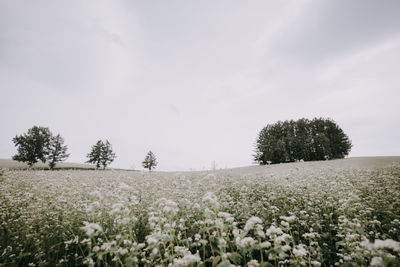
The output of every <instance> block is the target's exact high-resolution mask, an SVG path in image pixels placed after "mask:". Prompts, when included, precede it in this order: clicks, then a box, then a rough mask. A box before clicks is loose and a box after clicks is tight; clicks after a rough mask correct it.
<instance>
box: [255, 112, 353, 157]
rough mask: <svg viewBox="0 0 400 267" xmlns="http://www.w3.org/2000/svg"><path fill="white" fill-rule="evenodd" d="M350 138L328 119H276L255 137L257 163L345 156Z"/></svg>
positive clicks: (348, 148) (348, 149) (349, 144)
mask: <svg viewBox="0 0 400 267" xmlns="http://www.w3.org/2000/svg"><path fill="white" fill-rule="evenodd" d="M351 146H352V145H351V141H350V140H349V138H348V136H347V135H346V134H345V133H344V132H343V130H342V129H341V128H340V127H339V126H338V125H337V124H336V123H335V122H334V121H333V120H331V119H323V118H315V119H313V120H311V121H310V120H307V119H299V120H297V121H293V120H291V121H284V122H281V121H278V122H277V123H274V124H269V125H267V126H266V127H264V128H263V129H262V130H261V132H260V133H259V135H258V139H257V141H256V151H255V152H256V153H255V155H254V160H255V161H256V162H258V163H259V164H262V165H265V164H267V163H269V162H271V163H281V162H294V161H297V160H305V161H310V160H323V159H337V158H344V157H345V156H346V155H348V154H349V152H350V149H351Z"/></svg>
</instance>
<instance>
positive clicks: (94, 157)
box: [86, 140, 104, 169]
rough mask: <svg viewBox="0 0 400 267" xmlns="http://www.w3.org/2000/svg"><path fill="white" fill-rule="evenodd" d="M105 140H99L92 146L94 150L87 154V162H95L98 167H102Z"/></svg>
mask: <svg viewBox="0 0 400 267" xmlns="http://www.w3.org/2000/svg"><path fill="white" fill-rule="evenodd" d="M103 145H104V144H103V141H101V140H99V141H97V143H96V144H95V145H94V146H92V150H91V151H90V153H89V154H87V158H89V160H88V161H86V162H87V163H91V164H95V165H96V169H98V168H100V165H101V150H102V147H103Z"/></svg>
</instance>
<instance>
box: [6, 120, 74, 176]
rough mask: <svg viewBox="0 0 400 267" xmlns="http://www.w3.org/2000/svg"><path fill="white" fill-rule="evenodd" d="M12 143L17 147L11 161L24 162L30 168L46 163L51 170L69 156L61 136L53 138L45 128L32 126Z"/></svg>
mask: <svg viewBox="0 0 400 267" xmlns="http://www.w3.org/2000/svg"><path fill="white" fill-rule="evenodd" d="M13 142H14V144H15V146H16V147H17V154H16V155H14V156H13V160H16V161H21V162H26V163H27V164H28V165H29V166H30V167H32V166H33V164H35V163H37V162H39V161H42V162H43V163H45V162H46V161H48V162H49V166H50V169H53V168H54V167H55V166H56V163H57V162H59V161H63V160H65V159H67V158H68V156H69V154H67V153H66V152H67V146H66V145H64V139H63V138H62V137H61V135H59V134H58V135H56V136H53V134H52V133H51V131H50V130H49V128H47V127H40V126H33V127H32V128H30V129H28V132H27V133H24V134H22V135H17V136H15V137H14V138H13Z"/></svg>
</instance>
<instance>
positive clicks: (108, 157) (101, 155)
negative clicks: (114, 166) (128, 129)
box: [86, 140, 116, 169]
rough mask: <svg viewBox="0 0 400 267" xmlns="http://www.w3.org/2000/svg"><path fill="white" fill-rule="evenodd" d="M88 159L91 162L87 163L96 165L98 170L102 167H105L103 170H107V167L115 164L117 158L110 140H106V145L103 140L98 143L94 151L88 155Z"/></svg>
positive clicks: (93, 147)
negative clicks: (112, 163)
mask: <svg viewBox="0 0 400 267" xmlns="http://www.w3.org/2000/svg"><path fill="white" fill-rule="evenodd" d="M87 157H88V158H89V160H88V161H86V162H87V163H92V164H95V165H96V169H98V168H100V166H103V169H105V168H106V167H107V165H109V164H110V163H111V162H113V161H114V159H115V158H116V156H115V153H114V152H113V150H112V147H111V144H110V142H108V140H106V142H105V143H104V142H103V141H101V140H99V141H97V143H96V144H95V145H94V146H92V151H90V153H89V154H87Z"/></svg>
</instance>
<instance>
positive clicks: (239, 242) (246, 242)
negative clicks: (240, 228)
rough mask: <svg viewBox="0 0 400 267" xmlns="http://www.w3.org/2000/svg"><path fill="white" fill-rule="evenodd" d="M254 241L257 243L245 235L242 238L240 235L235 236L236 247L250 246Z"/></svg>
mask: <svg viewBox="0 0 400 267" xmlns="http://www.w3.org/2000/svg"><path fill="white" fill-rule="evenodd" d="M256 243H257V241H256V240H254V239H253V238H251V237H245V238H243V239H241V238H240V237H237V238H236V245H237V246H238V247H242V248H245V247H252V246H254V245H255V244H256Z"/></svg>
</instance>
